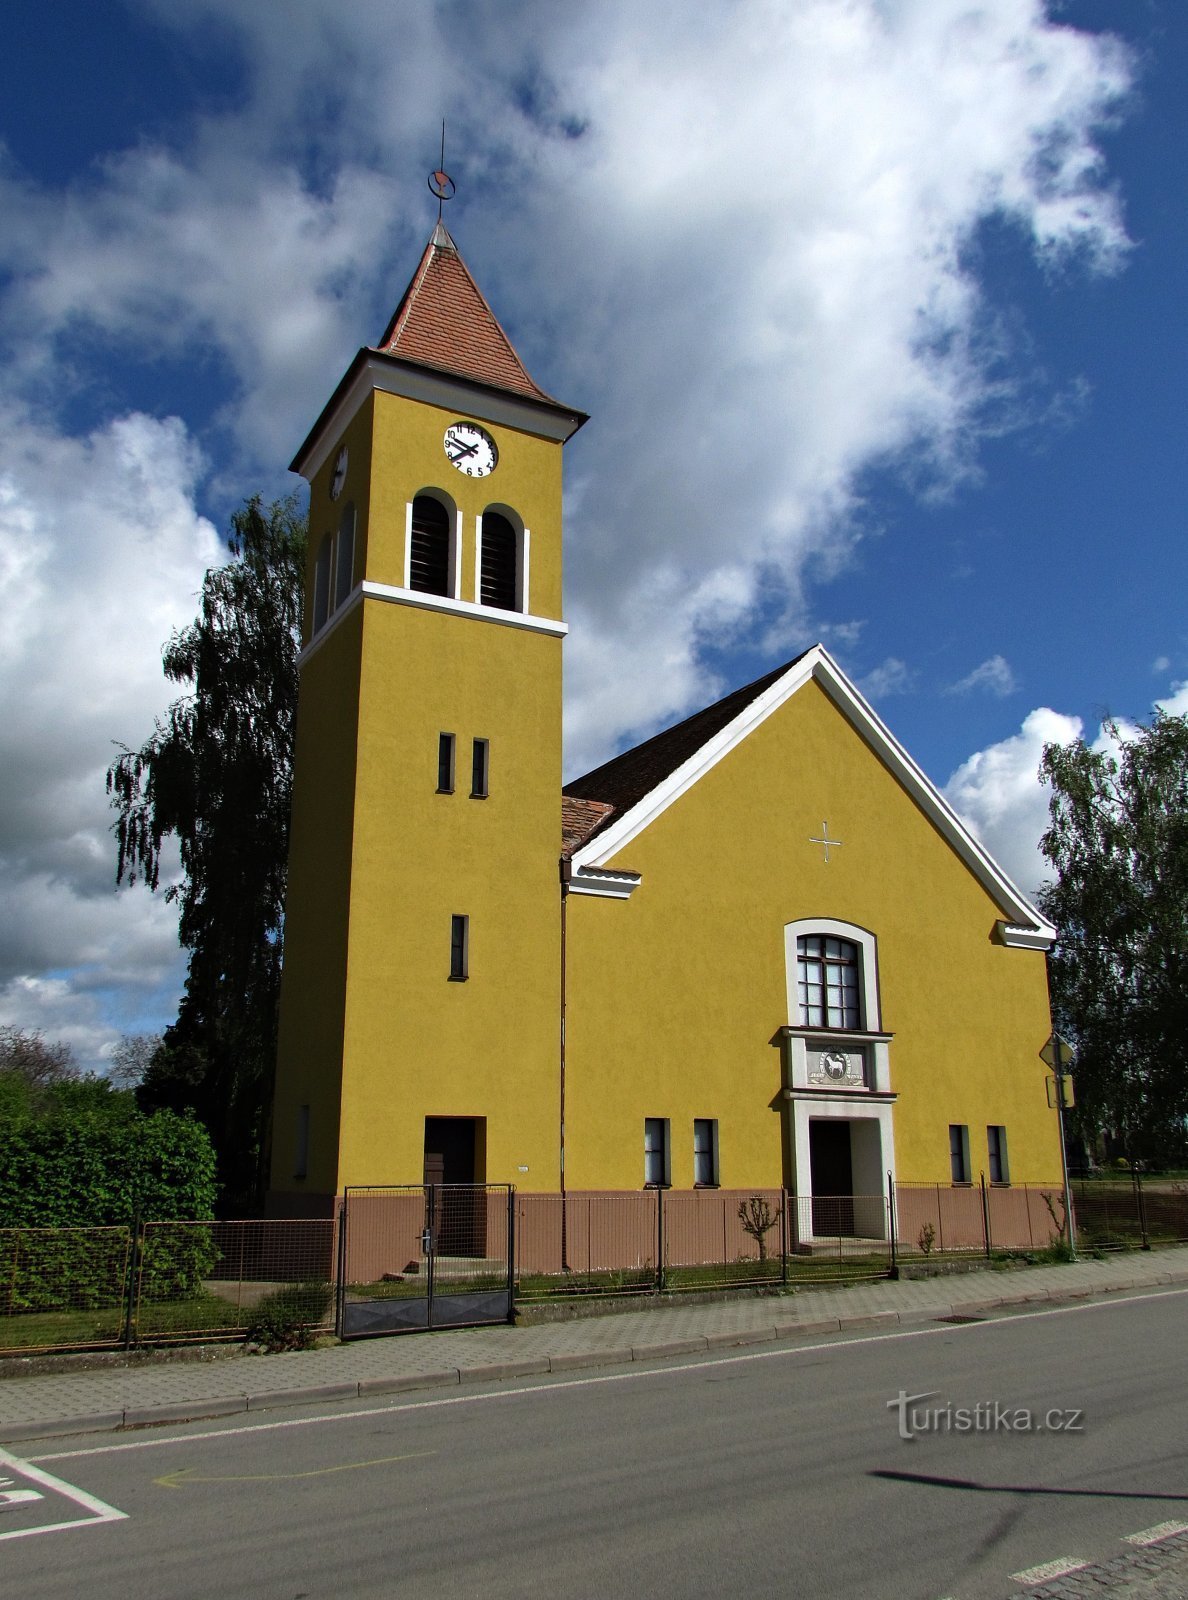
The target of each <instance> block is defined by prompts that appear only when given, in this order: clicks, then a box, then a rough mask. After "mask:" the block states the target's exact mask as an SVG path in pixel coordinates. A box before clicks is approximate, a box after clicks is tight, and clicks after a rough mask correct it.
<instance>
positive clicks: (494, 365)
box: [376, 221, 556, 405]
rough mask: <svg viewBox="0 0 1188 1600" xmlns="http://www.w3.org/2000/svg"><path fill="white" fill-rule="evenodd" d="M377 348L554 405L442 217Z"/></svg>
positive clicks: (441, 370)
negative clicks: (501, 323) (528, 368)
mask: <svg viewBox="0 0 1188 1600" xmlns="http://www.w3.org/2000/svg"><path fill="white" fill-rule="evenodd" d="M376 349H378V350H381V351H383V352H384V353H385V354H387V355H392V356H398V357H400V359H401V360H403V361H415V362H417V363H418V364H419V365H421V366H426V367H433V368H435V369H437V370H438V371H440V372H450V373H453V374H455V375H456V376H458V377H462V378H472V379H474V380H475V382H477V383H484V384H487V385H489V386H491V387H493V388H496V389H506V390H508V391H510V392H511V393H512V394H521V395H527V396H528V397H529V398H530V399H533V400H543V401H545V402H546V403H548V404H549V405H555V404H556V401H554V400H553V398H552V396H551V395H548V394H546V393H545V392H544V390H543V389H542V388H540V386H539V385H538V384H535V383H533V381H532V379H531V378H530V377H529V376H528V373H527V371H526V370H525V368H524V363H523V362H522V361H521V360H520V358H519V356H518V355H517V354H516V352H515V350H514V349H513V347H512V342H511V340H510V339H509V338H508V336H507V334H506V333H504V331H503V329H502V328H501V327H500V326H499V322H498V319H497V318H496V316H495V313H494V312H493V311H492V310H491V307H490V306H489V305H488V304H487V302H486V300H485V299H484V298H483V293H482V290H481V289H480V288H479V286H478V284H477V283H475V281H474V279H473V278H472V277H471V276H470V273H469V271H468V269H467V266H466V263H465V262H464V261H463V259H462V257H461V256H460V255H459V253H458V247H457V245H456V244H455V243H454V241H453V239H451V237H450V234H449V230H448V228H447V227H446V225H445V223H444V222H441V221H438V224H437V226H436V227H435V228H434V230H433V234H432V237H431V238H430V240H429V243H428V244H427V245H426V246H425V253H424V255H422V257H421V261H420V265H419V266H418V267H417V270H416V272H415V273H414V274H413V277H412V282H411V283H410V284H409V286H408V288H407V289H406V290H405V291H404V296H403V298H402V299H401V301H400V304H399V305H398V306H397V308H396V312H395V314H394V316H393V317H392V320H391V322H390V323H389V324H388V327H387V330H386V331H385V333H384V336H383V338H382V339H381V340H380V342H379V344H378V345H377V346H376Z"/></svg>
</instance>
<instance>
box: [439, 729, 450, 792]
mask: <svg viewBox="0 0 1188 1600" xmlns="http://www.w3.org/2000/svg"><path fill="white" fill-rule="evenodd" d="M437 792H438V794H453V792H454V736H453V734H452V733H439V734H438V736H437Z"/></svg>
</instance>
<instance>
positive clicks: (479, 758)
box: [470, 739, 491, 800]
mask: <svg viewBox="0 0 1188 1600" xmlns="http://www.w3.org/2000/svg"><path fill="white" fill-rule="evenodd" d="M490 764H491V743H490V740H489V739H476V740H475V741H474V753H473V755H472V757H471V763H470V798H471V799H472V800H485V799H486V798H487V781H488V778H489V776H490Z"/></svg>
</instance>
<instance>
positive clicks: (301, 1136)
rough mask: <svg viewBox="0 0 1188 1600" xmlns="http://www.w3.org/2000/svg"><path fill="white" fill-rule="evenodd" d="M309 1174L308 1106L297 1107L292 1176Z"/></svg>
mask: <svg viewBox="0 0 1188 1600" xmlns="http://www.w3.org/2000/svg"><path fill="white" fill-rule="evenodd" d="M308 1175H309V1107H308V1106H298V1107H297V1143H296V1148H295V1150H294V1153H293V1176H294V1177H295V1178H305V1177H308Z"/></svg>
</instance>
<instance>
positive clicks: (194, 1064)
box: [107, 496, 306, 1209]
mask: <svg viewBox="0 0 1188 1600" xmlns="http://www.w3.org/2000/svg"><path fill="white" fill-rule="evenodd" d="M305 539H306V529H305V521H304V519H303V518H302V517H301V516H300V515H299V513H298V511H297V508H296V502H295V500H294V499H292V498H290V499H287V500H282V501H278V502H276V503H274V504H273V505H271V506H268V507H265V506H263V505H262V503H261V501H260V499H259V497H258V496H257V497H256V498H254V499H252V500H250V501H248V502H247V504H246V505H245V506H244V507H243V509H242V510H241V511H238V512H236V513H235V515H234V516H233V517H232V519H231V535H230V541H229V542H230V548H231V553H232V557H233V559H232V560H231V561H230V562H229V563H228V564H227V565H226V566H223V567H219V568H217V569H213V570H211V571H210V572H208V573H207V575H206V578H205V581H204V583H203V586H202V604H201V612H200V614H199V616H198V617H197V618H196V619H195V621H194V622H193V623H191V624H190V626H189V627H187V628H184V629H183V630H182V631H181V632H180V633H177V634H175V635H174V636H173V638H172V639H171V640H170V641H169V643H168V644H167V645H166V647H165V651H164V670H165V676H166V677H167V678H168V679H169V680H170V681H171V682H173V683H177V684H181V685H184V686H185V690H186V692H185V693H184V694H183V695H182V696H181V698H179V699H178V700H176V701H174V703H173V705H172V706H171V707H170V709H169V712H168V714H167V716H166V717H165V719H164V721H163V722H158V723H157V725H156V727H155V728H154V731H153V733H152V736H151V737H150V738H149V739H148V740H147V742H146V743H145V744H144V745H142V746H141V748H140V749H139V750H130V749H127V748H122V751H121V754H120V756H119V758H118V759H117V760H116V761H115V762H114V763H113V764H112V766H111V767H110V769H109V771H108V774H107V786H108V792H109V794H110V795H111V801H112V805H113V806H114V807H115V809H116V812H117V814H118V820H117V822H116V824H115V828H114V832H115V835H116V841H117V846H118V862H117V869H116V879H117V882H120V883H122V882H128V883H134V882H136V881H138V880H140V881H143V882H144V883H145V884H147V885H148V887H149V888H150V889H153V890H156V889H159V888H160V887H161V877H162V868H163V865H165V863H166V857H165V855H164V850H165V844H166V840H168V839H172V840H175V841H176V844H177V847H178V849H179V851H180V855H181V877H180V879H179V880H178V881H176V882H172V883H168V884H167V885H166V887H165V890H164V892H165V896H166V898H167V899H169V900H174V901H176V902H177V904H178V907H179V912H180V915H179V930H178V931H179V937H180V939H181V943H182V945H183V946H184V947H185V948H186V949H187V950H188V951H189V952H190V958H189V967H188V972H187V978H186V986H185V993H184V995H183V998H182V1001H181V1006H180V1008H179V1012H178V1017H177V1021H176V1022H175V1023H174V1024H173V1025H172V1026H171V1027H170V1028H169V1029H167V1030H166V1033H165V1037H164V1040H163V1042H162V1044H161V1046H160V1048H159V1049H158V1050H157V1051H156V1052H155V1053H154V1055H153V1058H152V1061H151V1063H150V1065H149V1066H148V1068H147V1070H146V1071H145V1073H144V1077H143V1079H142V1081H141V1084H140V1086H139V1088H138V1090H137V1098H138V1100H139V1102H140V1104H141V1106H142V1107H144V1108H145V1109H151V1108H153V1107H157V1106H165V1107H173V1108H174V1109H179V1110H180V1109H184V1108H186V1107H192V1108H193V1109H194V1110H195V1111H196V1113H197V1115H198V1116H199V1117H200V1118H201V1119H202V1121H203V1122H204V1123H205V1124H206V1126H207V1127H208V1128H209V1130H210V1133H211V1137H212V1139H213V1141H214V1145H215V1149H216V1151H217V1154H218V1161H219V1175H220V1179H221V1182H222V1185H223V1191H224V1197H223V1203H224V1206H226V1207H231V1208H236V1209H239V1208H243V1207H246V1206H250V1205H251V1204H253V1202H254V1201H256V1200H258V1198H259V1195H260V1193H261V1191H262V1187H263V1181H264V1170H265V1162H266V1159H267V1144H268V1119H269V1112H270V1106H271V1093H272V1077H273V1063H274V1058H275V1053H276V1008H277V997H278V992H279V983H280V967H281V954H282V935H283V917H284V900H285V876H286V870H287V865H288V840H289V807H290V798H291V790H292V765H293V734H294V724H295V721H296V712H297V651H298V647H299V643H300V629H301V609H302V587H303V579H304V569H305Z"/></svg>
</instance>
